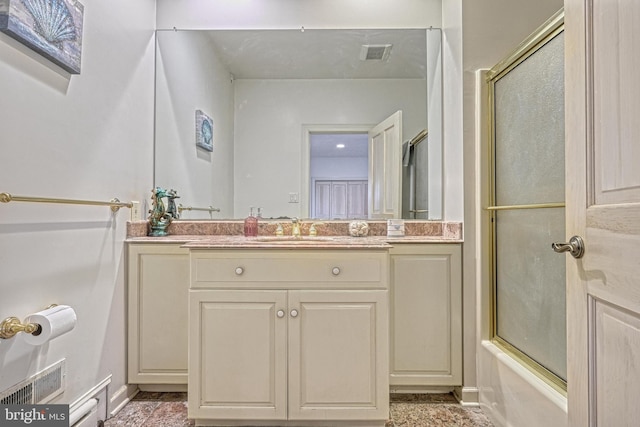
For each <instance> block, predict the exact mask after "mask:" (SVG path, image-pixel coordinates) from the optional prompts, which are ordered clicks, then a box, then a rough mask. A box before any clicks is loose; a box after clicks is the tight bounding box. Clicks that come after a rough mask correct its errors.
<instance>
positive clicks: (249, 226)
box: [244, 207, 258, 237]
mask: <svg viewBox="0 0 640 427" xmlns="http://www.w3.org/2000/svg"><path fill="white" fill-rule="evenodd" d="M257 235H258V218H256V217H255V216H253V207H252V208H251V211H250V213H249V216H248V217H247V218H245V220H244V237H256V236H257Z"/></svg>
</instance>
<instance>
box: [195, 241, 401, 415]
mask: <svg viewBox="0 0 640 427" xmlns="http://www.w3.org/2000/svg"><path fill="white" fill-rule="evenodd" d="M387 286H388V253H387V251H386V250H383V251H360V250H348V251H336V250H322V249H314V250H301V251H295V252H294V251H281V250H262V251H251V250H231V251H225V250H220V251H217V250H192V252H191V291H190V298H189V313H190V318H189V333H190V340H189V343H190V344H189V345H190V353H189V417H190V418H195V419H196V420H197V422H203V423H204V424H203V425H216V424H219V425H229V423H230V422H232V421H233V420H237V421H236V422H239V423H242V421H243V420H245V421H244V422H245V423H246V422H249V421H250V424H251V425H261V424H262V425H301V424H300V423H301V422H302V423H307V422H309V423H311V424H312V425H327V423H328V424H330V425H340V424H343V425H357V423H358V422H360V421H367V422H368V425H384V422H385V420H386V419H387V418H388V415H389V412H388V411H389V404H388V392H389V383H388V378H389V377H388V375H389V374H388V366H389V365H388V326H387V324H388V291H387ZM274 421H277V423H276V424H273V422H274ZM354 422H355V423H356V424H354ZM269 423H271V424H269Z"/></svg>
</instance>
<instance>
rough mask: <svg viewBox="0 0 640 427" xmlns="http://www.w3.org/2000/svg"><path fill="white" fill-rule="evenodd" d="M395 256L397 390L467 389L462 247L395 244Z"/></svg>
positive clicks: (393, 377) (393, 367) (393, 381)
mask: <svg viewBox="0 0 640 427" xmlns="http://www.w3.org/2000/svg"><path fill="white" fill-rule="evenodd" d="M390 258H391V277H392V279H391V286H390V302H391V316H390V317H391V318H390V328H391V351H390V380H389V382H390V385H391V390H396V391H415V392H420V391H428V390H429V389H430V388H432V387H434V386H459V385H461V384H462V278H461V276H462V273H461V269H462V265H461V247H460V244H449V243H447V244H444V243H435V244H405V243H402V244H394V247H393V248H392V249H391V250H390Z"/></svg>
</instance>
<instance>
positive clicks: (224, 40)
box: [210, 28, 429, 79]
mask: <svg viewBox="0 0 640 427" xmlns="http://www.w3.org/2000/svg"><path fill="white" fill-rule="evenodd" d="M428 31H429V30H427V29H424V28H423V29H382V30H377V29H376V30H373V29H363V30H304V31H302V30H212V31H210V36H211V40H212V43H213V45H214V48H215V49H216V53H217V55H218V57H219V59H220V60H221V61H222V62H223V64H225V66H226V67H227V68H228V69H229V71H230V72H231V73H232V74H233V76H234V78H236V79H365V78H371V79H374V78H375V79H379V78H396V79H424V78H425V76H426V56H427V54H426V43H427V42H426V34H427V32H428ZM383 44H391V45H392V48H391V53H390V55H389V57H388V59H387V60H385V61H380V60H369V61H363V60H361V59H360V52H361V50H362V45H383Z"/></svg>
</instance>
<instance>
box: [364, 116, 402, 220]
mask: <svg viewBox="0 0 640 427" xmlns="http://www.w3.org/2000/svg"><path fill="white" fill-rule="evenodd" d="M401 158H402V111H396V112H395V113H393V114H392V115H391V116H390V117H388V118H387V119H385V120H384V121H383V122H382V123H380V124H378V125H376V126H375V127H374V128H373V129H371V130H370V131H369V216H370V217H371V218H374V219H383V218H401V216H402V197H401V196H402V168H401V167H400V159H401Z"/></svg>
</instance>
